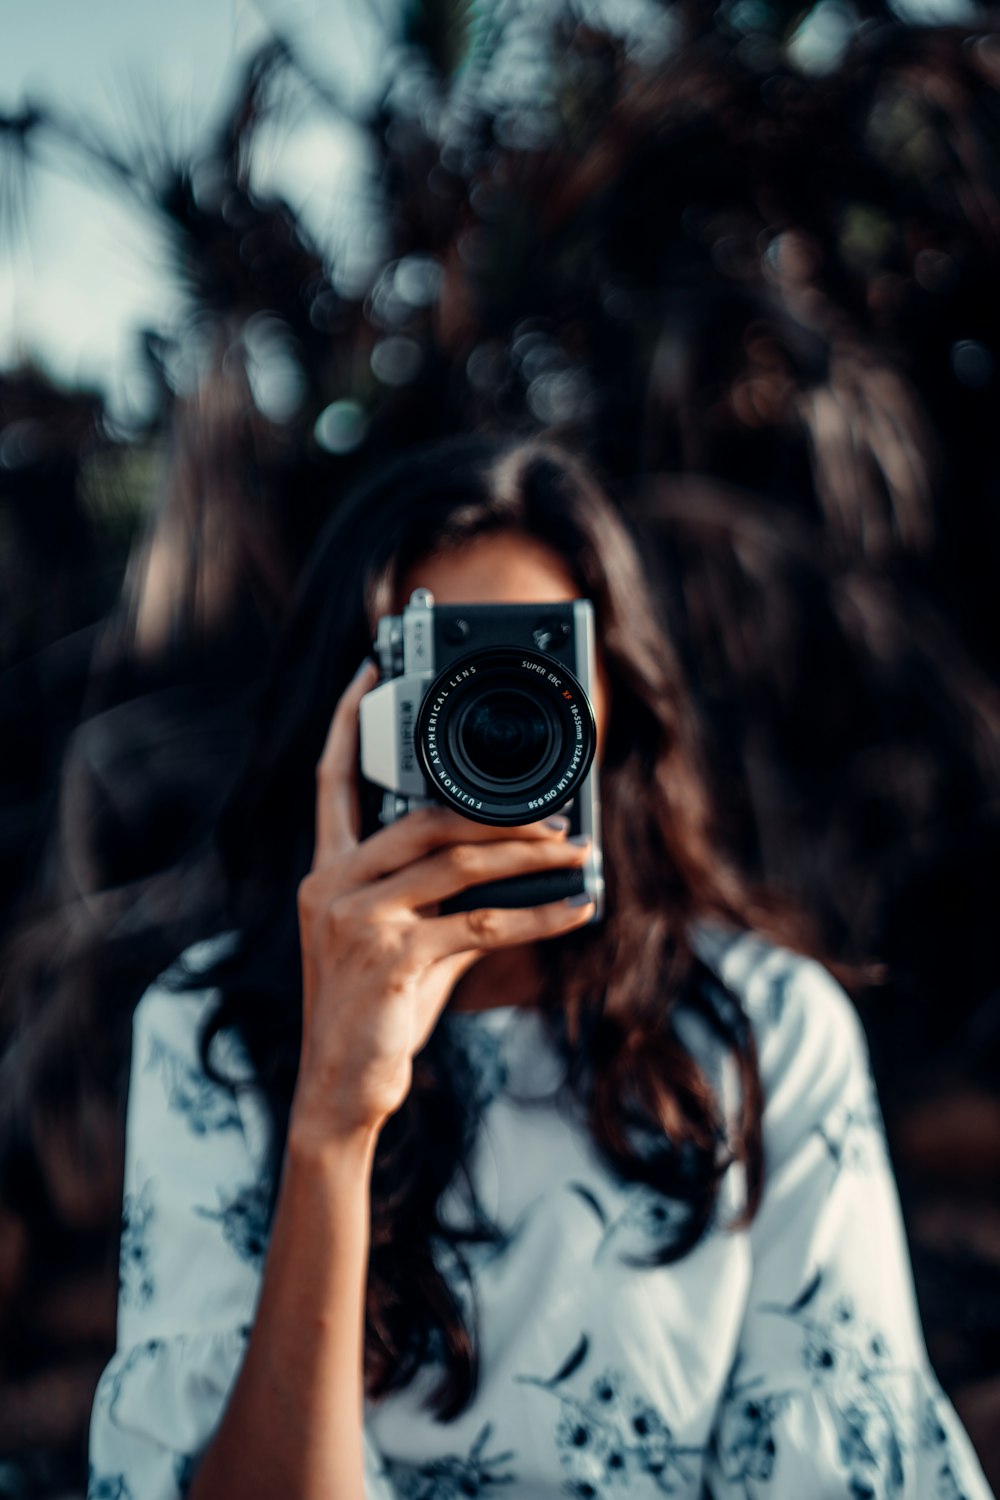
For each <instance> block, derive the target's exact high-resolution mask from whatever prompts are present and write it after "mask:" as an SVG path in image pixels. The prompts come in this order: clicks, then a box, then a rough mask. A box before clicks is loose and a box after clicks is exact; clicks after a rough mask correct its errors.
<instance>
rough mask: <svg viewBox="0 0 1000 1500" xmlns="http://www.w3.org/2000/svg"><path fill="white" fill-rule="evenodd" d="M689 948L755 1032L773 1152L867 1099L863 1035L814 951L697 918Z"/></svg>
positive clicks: (869, 1093) (870, 1090) (845, 997)
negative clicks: (811, 954)
mask: <svg viewBox="0 0 1000 1500" xmlns="http://www.w3.org/2000/svg"><path fill="white" fill-rule="evenodd" d="M693 941H694V944H695V950H696V952H697V953H698V955H699V957H700V958H701V959H702V960H703V962H704V963H705V964H706V966H707V967H708V968H709V969H710V970H711V971H712V972H713V973H714V974H715V975H716V976H717V977H718V979H720V980H721V982H722V984H723V985H724V986H725V988H726V989H727V990H728V991H729V992H730V993H731V994H733V995H734V996H735V997H736V999H737V1001H738V1002H739V1005H740V1008H741V1010H742V1012H743V1014H744V1015H745V1016H746V1018H747V1021H748V1023H749V1025H750V1028H751V1030H752V1032H753V1037H754V1042H755V1044H756V1049H757V1057H758V1063H759V1067H760V1075H761V1084H762V1087H763V1091H764V1101H765V1114H764V1122H765V1131H766V1135H767V1137H768V1144H769V1147H770V1152H771V1155H772V1158H780V1157H782V1156H784V1155H785V1154H786V1152H787V1150H789V1149H791V1148H792V1147H793V1145H794V1142H795V1139H796V1138H797V1137H799V1136H800V1135H801V1133H802V1131H803V1130H804V1129H805V1130H810V1129H812V1128H813V1127H814V1126H815V1125H816V1124H817V1123H818V1122H819V1121H821V1120H822V1119H823V1118H825V1117H826V1116H827V1115H828V1114H829V1112H830V1111H831V1110H832V1109H835V1108H837V1107H839V1106H840V1105H841V1104H843V1103H844V1102H845V1101H847V1100H850V1099H854V1100H855V1101H856V1102H857V1103H858V1105H859V1106H860V1105H861V1104H862V1103H865V1102H867V1104H869V1105H870V1102H871V1098H872V1094H873V1080H872V1077H871V1065H870V1057H869V1051H868V1041H867V1036H866V1033H865V1030H864V1026H863V1024H862V1021H861V1017H860V1015H859V1014H858V1011H857V1008H856V1006H855V1004H854V1002H853V1000H852V999H851V997H850V996H849V995H848V993H847V991H846V990H845V989H844V988H843V986H842V985H841V984H840V983H839V981H838V980H837V979H836V978H835V977H834V976H833V974H831V973H830V971H829V970H828V969H827V968H826V967H825V966H824V965H823V964H822V963H820V962H819V961H818V960H817V959H815V958H812V957H809V956H808V955H806V954H803V953H799V952H797V951H795V950H794V949H792V948H788V947H785V946H784V945H782V944H781V943H778V942H775V941H773V940H772V939H770V938H768V937H766V936H764V934H762V933H760V932H757V931H754V930H749V929H735V928H728V927H724V926H723V925H722V924H721V923H719V924H717V923H714V922H711V923H710V922H707V921H703V922H701V923H699V924H698V925H697V927H696V929H695V931H694V933H693Z"/></svg>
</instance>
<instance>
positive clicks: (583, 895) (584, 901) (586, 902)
mask: <svg viewBox="0 0 1000 1500" xmlns="http://www.w3.org/2000/svg"><path fill="white" fill-rule="evenodd" d="M593 904H594V898H593V896H588V894H587V892H586V891H577V893H576V895H575V896H567V897H566V905H567V906H593Z"/></svg>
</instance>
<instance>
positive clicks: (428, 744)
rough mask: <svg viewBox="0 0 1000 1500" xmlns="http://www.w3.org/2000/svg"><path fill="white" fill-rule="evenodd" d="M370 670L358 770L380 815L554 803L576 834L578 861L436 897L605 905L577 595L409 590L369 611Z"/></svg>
mask: <svg viewBox="0 0 1000 1500" xmlns="http://www.w3.org/2000/svg"><path fill="white" fill-rule="evenodd" d="M375 651H376V655H377V658H378V663H379V667H380V669H381V673H382V680H381V682H380V683H379V684H378V685H377V686H376V687H374V688H372V690H371V691H370V692H368V693H366V694H365V696H364V697H363V698H362V700H361V711H360V727H361V770H362V773H363V775H364V776H365V777H367V779H368V780H369V781H371V782H374V783H375V784H376V785H377V786H380V787H382V788H384V796H383V799H382V811H381V821H382V822H383V824H388V823H391V822H393V821H394V820H395V819H396V818H399V817H401V816H402V815H403V814H404V813H405V812H408V811H409V810H410V808H413V807H420V806H424V805H426V804H428V803H435V802H443V803H445V804H447V805H448V806H449V807H454V808H456V809H457V810H458V811H459V812H461V813H463V814H464V815H465V816H466V817H468V818H472V819H474V820H475V821H476V822H479V823H491V824H495V825H497V826H505V825H511V826H513V825H516V824H522V823H533V822H535V821H537V820H539V819H541V818H546V817H549V816H550V815H551V814H552V813H554V812H557V811H558V812H561V813H562V814H563V815H564V816H565V817H568V818H569V820H570V830H569V832H570V835H572V834H588V835H589V836H590V838H591V847H590V850H589V853H588V857H587V860H586V863H585V865H584V866H583V867H582V868H579V869H565V870H553V871H546V872H538V873H535V874H530V875H524V876H513V877H509V878H507V879H503V880H495V881H490V882H489V883H488V884H481V885H477V886H475V887H472V888H470V889H469V890H466V891H463V892H462V893H461V894H460V895H459V896H455V897H452V898H451V899H450V900H449V901H448V902H444V903H442V907H441V909H442V911H463V910H469V909H470V908H471V907H474V906H535V905H540V904H541V903H542V902H545V901H555V900H558V899H559V898H560V897H562V896H570V895H574V894H576V893H577V892H580V891H586V892H587V894H588V895H589V896H591V897H592V898H593V900H594V902H595V912H594V916H593V918H592V920H593V921H598V920H599V919H600V918H601V916H603V913H604V876H603V860H602V853H601V842H600V804H599V801H598V789H597V773H596V769H595V768H594V765H593V761H594V751H595V748H596V744H597V732H596V725H595V721H594V710H593V706H592V703H591V698H590V694H591V693H592V692H593V687H594V682H595V672H596V668H595V654H594V609H593V605H592V604H591V602H590V600H589V599H571V600H568V601H566V602H565V603H556V604H435V603H434V598H433V595H432V594H431V593H430V591H429V590H428V589H414V591H413V593H412V594H411V596H410V602H409V603H408V604H407V605H406V607H405V608H404V610H403V613H402V614H401V615H384V616H383V617H382V619H380V620H379V622H378V635H377V638H376V641H375Z"/></svg>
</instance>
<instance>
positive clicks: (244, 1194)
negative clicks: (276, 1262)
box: [194, 1182, 269, 1264]
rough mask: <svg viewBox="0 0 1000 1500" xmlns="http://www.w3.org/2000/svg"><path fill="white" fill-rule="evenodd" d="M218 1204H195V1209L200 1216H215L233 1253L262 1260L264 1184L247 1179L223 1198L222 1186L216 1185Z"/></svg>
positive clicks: (264, 1243) (265, 1230) (265, 1223)
mask: <svg viewBox="0 0 1000 1500" xmlns="http://www.w3.org/2000/svg"><path fill="white" fill-rule="evenodd" d="M219 1199H220V1206H219V1207H218V1208H204V1207H202V1205H201V1204H196V1205H195V1210H194V1211H195V1213H196V1214H200V1215H201V1217H202V1218H203V1219H215V1220H216V1221H217V1222H218V1223H220V1224H221V1225H222V1234H223V1237H224V1239H225V1241H226V1244H227V1245H229V1246H230V1247H231V1248H232V1249H233V1250H235V1251H236V1254H237V1255H238V1256H240V1257H241V1259H243V1260H247V1261H251V1262H253V1263H254V1264H256V1263H257V1262H258V1261H261V1260H263V1258H264V1252H265V1250H266V1249H267V1240H268V1232H269V1226H268V1218H267V1209H268V1200H269V1194H268V1189H267V1185H266V1184H265V1183H264V1182H254V1183H250V1184H249V1185H248V1186H246V1187H243V1188H240V1190H239V1192H238V1193H237V1194H236V1196H235V1198H230V1199H229V1200H228V1202H227V1201H226V1199H225V1191H224V1189H222V1188H220V1189H219Z"/></svg>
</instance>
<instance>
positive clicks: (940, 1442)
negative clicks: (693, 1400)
mask: <svg viewBox="0 0 1000 1500" xmlns="http://www.w3.org/2000/svg"><path fill="white" fill-rule="evenodd" d="M757 1000H758V1003H760V1004H763V1005H765V1006H766V1007H767V1009H768V1011H769V1014H768V1023H769V1024H767V1025H766V1026H761V1027H759V1029H758V1046H759V1049H760V1061H761V1073H762V1077H763V1080H764V1087H765V1098H766V1101H767V1102H766V1107H765V1113H764V1124H763V1134H764V1149H765V1188H764V1195H763V1199H762V1203H761V1207H760V1209H759V1210H758V1213H757V1216H756V1218H755V1219H754V1221H753V1223H752V1224H751V1225H750V1227H749V1229H748V1230H747V1234H748V1236H749V1241H750V1246H751V1255H752V1261H751V1263H752V1272H751V1282H750V1289H749V1295H748V1302H747V1309H746V1314H745V1318H744V1322H743V1326H742V1329H741V1333H740V1337H739V1341H738V1345H737V1349H736V1354H735V1359H734V1361H733V1364H732V1366H731V1369H730V1371H729V1377H728V1380H727V1382H726V1386H725V1389H724V1392H723V1395H722V1398H721V1400H720V1403H719V1406H718V1409H717V1412H716V1414H715V1420H714V1425H713V1429H712V1432H711V1436H710V1442H709V1447H708V1452H707V1457H706V1468H705V1491H704V1494H705V1500H737V1497H738V1500H802V1497H803V1496H809V1497H810V1500H995V1497H994V1496H993V1494H992V1491H991V1490H990V1488H989V1485H988V1484H987V1481H986V1478H985V1476H984V1474H983V1471H982V1468H981V1467H980V1464H979V1461H978V1459H977V1457H976V1454H975V1450H974V1449H973V1446H972V1444H971V1442H970V1440H969V1437H968V1435H967V1433H966V1432H965V1429H964V1428H963V1426H962V1425H961V1423H960V1421H959V1418H958V1416H957V1413H956V1412H955V1410H954V1408H953V1407H952V1405H951V1403H950V1402H949V1400H948V1398H947V1397H946V1395H945V1393H944V1392H943V1390H942V1388H941V1386H940V1385H939V1383H938V1380H937V1378H936V1376H935V1374H934V1371H933V1369H932V1367H931V1365H930V1361H929V1357H928V1354H927V1350H926V1347H925V1342H924V1335H923V1331H922V1327H921V1323H920V1318H919V1313H918V1308H917V1301H916V1294H915V1288H914V1282H913V1274H912V1269H911V1264H910V1256H909V1248H908V1243H907V1239H906V1235H905V1230H904V1224H903V1218H902V1213H901V1208H900V1201H899V1196H898V1191H897V1186H896V1181H895V1177H894V1174H893V1169H892V1164H891V1159H890V1156H889V1150H888V1145H887V1142H886V1136H885V1129H884V1122H883V1117H882V1113H881V1106H880V1101H879V1098H878V1094H877V1091H876V1086H875V1083H874V1080H873V1077H872V1073H871V1066H870V1057H869V1052H868V1044H867V1039H866V1036H865V1033H864V1029H863V1027H862V1024H861V1021H860V1019H859V1017H858V1015H857V1012H856V1010H855V1008H854V1006H853V1004H852V1002H851V1001H850V999H849V998H848V996H847V995H846V993H845V992H844V990H843V989H842V988H841V987H840V985H839V984H838V983H837V982H836V980H834V979H833V977H832V976H831V975H830V974H829V972H828V971H827V970H826V969H825V968H823V967H822V966H821V965H819V964H817V963H814V962H813V961H811V960H805V959H801V958H796V959H795V960H794V961H793V962H792V963H791V964H790V965H788V966H786V967H785V969H784V972H783V973H782V972H780V971H779V972H776V971H774V969H773V967H772V974H771V978H770V981H769V983H768V986H767V994H766V999H763V1000H761V997H757ZM748 1009H749V1010H750V1014H751V1020H752V1022H753V1021H754V1020H755V1017H754V1008H753V1006H750V1007H748Z"/></svg>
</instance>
